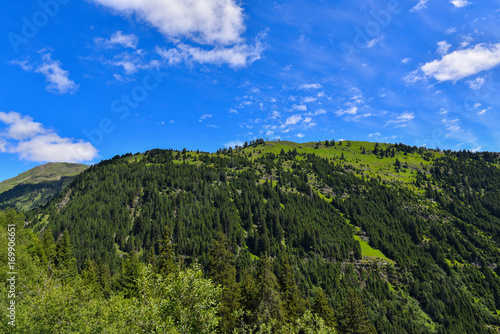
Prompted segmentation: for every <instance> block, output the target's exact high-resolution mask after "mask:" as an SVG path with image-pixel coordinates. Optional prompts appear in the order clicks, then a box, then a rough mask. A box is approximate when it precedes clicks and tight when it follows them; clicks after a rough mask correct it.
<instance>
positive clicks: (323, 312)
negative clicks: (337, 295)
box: [312, 288, 337, 328]
mask: <svg viewBox="0 0 500 334" xmlns="http://www.w3.org/2000/svg"><path fill="white" fill-rule="evenodd" d="M312 312H313V313H314V314H316V315H318V316H319V317H320V318H322V319H323V320H324V321H325V324H326V325H327V326H328V327H332V328H337V318H335V312H334V311H333V309H332V308H331V307H330V305H329V304H328V299H327V298H326V294H325V292H324V291H323V289H321V288H319V290H318V293H317V294H316V298H315V299H314V303H313V307H312Z"/></svg>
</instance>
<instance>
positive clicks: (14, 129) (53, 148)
mask: <svg viewBox="0 0 500 334" xmlns="http://www.w3.org/2000/svg"><path fill="white" fill-rule="evenodd" d="M0 122H2V123H4V124H5V125H6V126H7V128H6V129H5V130H4V131H3V132H0V152H2V153H12V154H18V155H19V157H20V158H21V159H23V160H28V161H35V162H84V161H91V160H93V159H94V158H96V157H97V149H96V148H95V147H94V146H92V144H90V143H88V142H85V141H83V140H75V139H73V138H63V137H60V136H59V135H58V134H57V133H56V132H54V131H53V130H50V129H47V128H45V127H44V126H43V125H42V124H41V123H38V122H35V121H34V120H33V118H31V117H30V116H23V115H21V114H19V113H16V112H13V111H11V112H9V113H5V112H0Z"/></svg>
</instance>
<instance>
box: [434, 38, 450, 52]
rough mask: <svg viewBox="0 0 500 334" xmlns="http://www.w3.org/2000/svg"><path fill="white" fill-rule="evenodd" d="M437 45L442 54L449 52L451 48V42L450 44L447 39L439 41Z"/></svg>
mask: <svg viewBox="0 0 500 334" xmlns="http://www.w3.org/2000/svg"><path fill="white" fill-rule="evenodd" d="M437 46H438V48H437V51H436V52H437V53H439V54H440V55H444V54H447V53H448V50H449V49H450V48H451V44H448V42H446V41H441V42H437Z"/></svg>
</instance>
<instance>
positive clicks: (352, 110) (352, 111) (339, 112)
mask: <svg viewBox="0 0 500 334" xmlns="http://www.w3.org/2000/svg"><path fill="white" fill-rule="evenodd" d="M357 113H358V107H356V106H353V107H351V108H348V109H344V110H337V111H336V112H335V114H336V115H337V116H342V115H346V114H347V115H356V114H357Z"/></svg>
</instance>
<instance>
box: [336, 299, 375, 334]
mask: <svg viewBox="0 0 500 334" xmlns="http://www.w3.org/2000/svg"><path fill="white" fill-rule="evenodd" d="M338 322H339V332H340V333H342V334H351V333H352V334H376V333H377V331H376V330H375V327H373V325H372V323H371V322H370V320H369V319H368V315H367V312H366V308H365V305H364V304H363V302H362V301H361V299H360V298H359V297H358V295H357V294H356V293H355V292H354V291H353V290H352V289H349V291H348V293H347V296H346V299H345V301H344V303H343V305H342V307H341V309H340V312H339V319H338Z"/></svg>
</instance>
